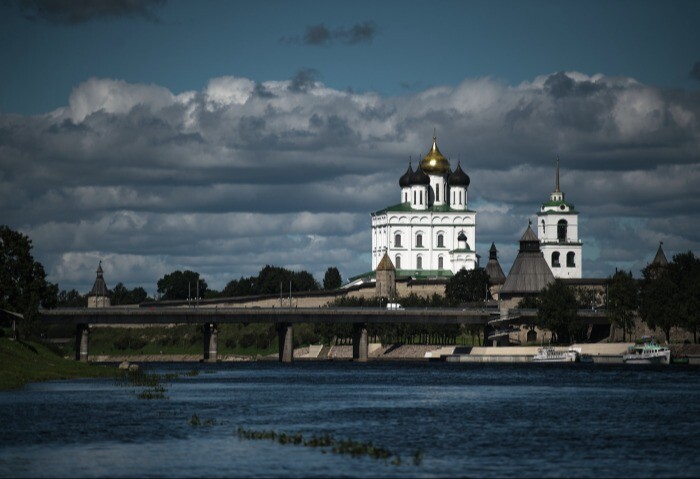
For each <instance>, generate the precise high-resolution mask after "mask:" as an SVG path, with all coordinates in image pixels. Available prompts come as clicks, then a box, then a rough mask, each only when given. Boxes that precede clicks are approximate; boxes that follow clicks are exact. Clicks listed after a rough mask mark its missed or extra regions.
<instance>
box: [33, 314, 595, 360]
mask: <svg viewBox="0 0 700 479" xmlns="http://www.w3.org/2000/svg"><path fill="white" fill-rule="evenodd" d="M39 315H40V320H41V322H42V323H44V324H63V325H66V324H69V325H75V327H76V359H77V360H79V361H87V360H88V352H89V331H90V325H93V324H104V325H120V324H163V325H165V324H201V325H203V326H204V353H203V356H204V360H205V361H208V362H215V361H217V359H218V325H219V324H222V323H238V324H244V325H246V324H249V323H268V324H274V325H275V326H276V328H277V335H278V341H279V360H280V361H281V362H284V363H289V362H292V361H293V359H294V356H293V342H292V339H293V332H294V329H293V328H294V324H299V323H338V324H352V325H353V337H352V344H353V360H356V361H359V362H365V361H367V358H368V348H369V342H368V335H367V326H368V325H369V324H467V325H479V326H486V325H487V324H489V322H491V321H492V320H494V319H497V318H499V317H501V312H499V311H498V310H497V309H493V308H464V309H460V308H444V309H442V308H407V309H399V310H393V309H392V310H389V309H379V308H219V307H199V308H193V307H179V308H178V307H108V308H58V309H41V310H39ZM536 315H537V311H536V310H524V309H523V310H509V311H508V312H507V315H505V316H504V318H505V319H507V320H508V321H510V322H512V323H515V322H518V323H521V324H523V323H530V322H532V320H534V318H535V317H536ZM579 319H580V320H582V321H586V322H587V323H594V324H603V323H605V324H608V320H607V318H606V316H605V313H604V312H602V313H601V312H595V311H590V310H581V311H580V312H579Z"/></svg>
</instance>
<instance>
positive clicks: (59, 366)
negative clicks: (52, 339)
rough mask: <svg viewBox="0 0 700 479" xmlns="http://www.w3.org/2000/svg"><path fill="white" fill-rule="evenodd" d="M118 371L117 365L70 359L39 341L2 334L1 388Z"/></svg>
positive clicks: (101, 376)
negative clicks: (15, 339)
mask: <svg viewBox="0 0 700 479" xmlns="http://www.w3.org/2000/svg"><path fill="white" fill-rule="evenodd" d="M115 374H116V368H115V367H113V366H108V365H96V364H89V363H88V364H86V363H81V362H79V361H75V360H74V359H66V358H64V357H61V356H60V355H59V354H57V353H56V352H55V351H52V350H51V349H49V347H48V346H46V345H44V344H42V343H39V342H35V341H14V340H11V339H9V338H0V391H6V390H10V389H18V388H20V387H22V386H24V385H25V384H27V383H31V382H37V381H51V380H56V379H76V378H110V377H114V375H115Z"/></svg>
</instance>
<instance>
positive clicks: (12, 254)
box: [0, 225, 58, 337]
mask: <svg viewBox="0 0 700 479" xmlns="http://www.w3.org/2000/svg"><path fill="white" fill-rule="evenodd" d="M31 250H32V241H31V240H30V239H29V237H28V236H25V235H23V234H22V233H19V232H17V231H13V230H11V229H10V228H9V227H7V226H4V225H3V226H0V308H3V309H7V310H9V311H13V312H16V313H20V314H22V315H23V316H24V319H23V320H22V321H20V322H19V325H18V326H19V329H20V333H21V334H22V335H23V336H25V337H28V336H30V335H31V334H32V333H33V332H34V330H35V325H36V319H37V318H38V314H39V307H40V306H42V307H45V308H49V307H53V306H55V305H56V297H57V295H58V287H57V286H56V285H54V284H52V283H49V282H47V281H46V273H45V272H44V267H43V266H42V265H41V263H39V262H38V261H34V258H33V257H32V255H31Z"/></svg>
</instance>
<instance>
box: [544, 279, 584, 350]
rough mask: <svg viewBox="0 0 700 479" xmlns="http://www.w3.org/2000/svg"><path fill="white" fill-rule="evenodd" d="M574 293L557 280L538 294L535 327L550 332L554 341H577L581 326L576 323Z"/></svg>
mask: <svg viewBox="0 0 700 479" xmlns="http://www.w3.org/2000/svg"><path fill="white" fill-rule="evenodd" d="M577 313H578V302H577V300H576V293H574V291H573V290H572V289H571V288H570V287H569V286H567V285H566V284H565V283H564V282H563V281H562V280H561V279H559V278H557V279H555V280H554V281H553V282H551V283H549V284H548V285H547V286H545V287H544V288H543V289H542V291H541V292H540V297H539V309H538V310H537V326H538V327H540V328H542V329H548V330H549V331H551V332H552V336H553V338H552V339H553V340H554V341H564V342H568V341H570V340H576V339H578V338H577V336H579V335H580V334H581V331H580V330H581V325H580V324H578V323H577V321H576V316H577Z"/></svg>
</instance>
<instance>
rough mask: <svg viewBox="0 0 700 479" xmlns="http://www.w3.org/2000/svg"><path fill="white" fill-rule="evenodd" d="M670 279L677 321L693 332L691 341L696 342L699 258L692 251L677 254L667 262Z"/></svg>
mask: <svg viewBox="0 0 700 479" xmlns="http://www.w3.org/2000/svg"><path fill="white" fill-rule="evenodd" d="M669 274H670V277H671V281H673V284H674V285H675V290H676V294H675V296H676V299H675V301H674V303H675V306H676V315H677V317H678V323H679V325H680V326H682V327H683V328H685V329H686V330H687V331H692V332H693V342H694V343H697V342H698V327H700V258H698V257H696V256H695V255H694V254H693V252H692V251H688V252H687V253H681V254H677V255H675V256H674V257H673V261H672V262H671V263H670V264H669Z"/></svg>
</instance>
